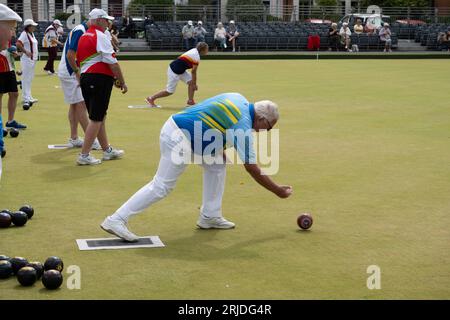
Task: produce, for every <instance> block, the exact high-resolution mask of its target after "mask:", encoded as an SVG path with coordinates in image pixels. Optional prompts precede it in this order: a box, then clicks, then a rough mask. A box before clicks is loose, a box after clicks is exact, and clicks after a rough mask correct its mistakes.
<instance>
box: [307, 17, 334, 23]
mask: <svg viewBox="0 0 450 320" xmlns="http://www.w3.org/2000/svg"><path fill="white" fill-rule="evenodd" d="M305 22H307V23H325V24H331V23H332V21H331V20H323V19H314V18H311V19H306V20H305Z"/></svg>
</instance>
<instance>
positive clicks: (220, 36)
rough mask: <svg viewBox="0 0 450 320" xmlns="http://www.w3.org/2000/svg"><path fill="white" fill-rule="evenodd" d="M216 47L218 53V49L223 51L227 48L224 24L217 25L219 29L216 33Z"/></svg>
mask: <svg viewBox="0 0 450 320" xmlns="http://www.w3.org/2000/svg"><path fill="white" fill-rule="evenodd" d="M214 46H215V48H216V51H217V47H220V48H221V49H226V48H227V31H226V30H225V28H224V27H223V24H222V22H219V23H218V24H217V28H216V30H215V31H214Z"/></svg>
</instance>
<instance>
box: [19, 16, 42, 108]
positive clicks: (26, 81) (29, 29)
mask: <svg viewBox="0 0 450 320" xmlns="http://www.w3.org/2000/svg"><path fill="white" fill-rule="evenodd" d="M37 25H38V24H37V23H36V22H34V21H33V20H32V19H27V20H25V22H24V23H23V27H24V30H23V31H22V33H21V34H20V36H19V39H17V42H16V45H17V48H18V49H19V50H20V51H22V52H23V54H22V56H21V57H20V65H21V67H22V97H23V109H24V110H28V109H30V107H31V106H32V105H33V103H35V102H37V99H34V98H33V96H32V94H31V83H32V82H33V78H34V68H35V66H36V61H37V60H38V55H39V52H38V41H37V39H36V37H35V36H34V31H35V30H36V26H37Z"/></svg>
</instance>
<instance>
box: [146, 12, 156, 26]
mask: <svg viewBox="0 0 450 320" xmlns="http://www.w3.org/2000/svg"><path fill="white" fill-rule="evenodd" d="M154 23H155V21H153V17H152V15H150V16H149V15H148V14H146V15H145V17H144V28H145V27H146V26H152V25H153V24H154Z"/></svg>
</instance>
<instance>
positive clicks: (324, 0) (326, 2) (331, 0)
mask: <svg viewBox="0 0 450 320" xmlns="http://www.w3.org/2000/svg"><path fill="white" fill-rule="evenodd" d="M317 4H318V5H319V6H321V7H333V6H337V1H336V0H319V1H317Z"/></svg>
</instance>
